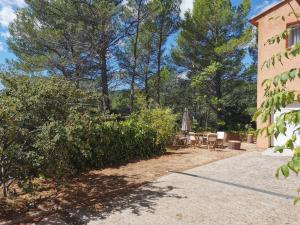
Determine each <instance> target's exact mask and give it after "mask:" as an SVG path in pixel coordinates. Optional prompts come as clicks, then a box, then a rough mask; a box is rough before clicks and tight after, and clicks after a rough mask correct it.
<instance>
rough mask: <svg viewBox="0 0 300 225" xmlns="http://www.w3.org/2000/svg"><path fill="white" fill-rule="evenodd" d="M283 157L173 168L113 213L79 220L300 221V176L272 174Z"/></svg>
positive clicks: (182, 223) (127, 224) (126, 224)
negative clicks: (299, 195)
mask: <svg viewBox="0 0 300 225" xmlns="http://www.w3.org/2000/svg"><path fill="white" fill-rule="evenodd" d="M287 160H288V158H287V157H274V156H264V155H262V153H261V152H250V153H246V154H243V155H239V156H235V157H232V158H228V159H225V160H221V161H218V162H214V163H211V164H208V165H206V166H201V167H197V168H194V169H191V170H188V171H185V172H176V171H173V173H172V174H170V175H167V176H164V177H161V178H160V179H158V180H157V181H156V182H155V183H154V184H152V185H148V186H145V187H143V188H141V189H140V190H138V192H137V193H135V194H133V195H131V196H129V197H128V198H127V199H122V201H120V202H118V201H117V202H112V203H111V204H112V206H114V211H109V213H107V214H105V213H103V214H101V215H82V218H83V219H84V220H85V221H86V223H87V224H90V225H96V224H99V225H100V224H101V225H117V224H120V225H250V224H253V225H288V224H289V225H299V224H300V213H299V212H300V205H297V206H294V205H293V198H294V197H295V196H296V195H297V192H296V190H297V188H298V187H300V179H299V178H298V177H296V176H295V175H292V176H291V177H290V178H288V179H283V178H281V179H279V180H278V179H276V178H275V177H274V174H275V170H276V168H277V167H278V166H279V165H281V164H283V163H284V162H286V161H287ZM116 206H118V207H116Z"/></svg>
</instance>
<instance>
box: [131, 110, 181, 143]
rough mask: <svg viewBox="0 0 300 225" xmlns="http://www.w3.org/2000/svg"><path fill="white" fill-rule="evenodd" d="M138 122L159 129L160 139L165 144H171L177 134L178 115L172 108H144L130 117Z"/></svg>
mask: <svg viewBox="0 0 300 225" xmlns="http://www.w3.org/2000/svg"><path fill="white" fill-rule="evenodd" d="M130 120H131V121H133V122H136V123H138V124H140V123H142V124H143V123H144V124H147V126H149V127H151V128H152V129H154V130H156V131H157V134H158V141H159V142H160V143H162V144H164V145H166V144H169V143H170V141H172V139H173V137H174V135H175V131H176V130H175V125H176V120H177V115H175V114H173V112H172V110H171V109H168V108H166V109H164V108H153V109H148V108H143V109H142V110H141V111H140V112H138V113H136V114H134V115H132V116H131V118H130Z"/></svg>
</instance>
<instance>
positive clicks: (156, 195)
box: [36, 173, 184, 225]
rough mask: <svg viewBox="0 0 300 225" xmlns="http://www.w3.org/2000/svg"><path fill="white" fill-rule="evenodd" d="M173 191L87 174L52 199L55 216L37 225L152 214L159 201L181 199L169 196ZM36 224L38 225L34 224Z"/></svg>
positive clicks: (85, 221) (169, 187)
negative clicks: (122, 215)
mask: <svg viewBox="0 0 300 225" xmlns="http://www.w3.org/2000/svg"><path fill="white" fill-rule="evenodd" d="M173 189H174V187H171V186H167V187H163V188H162V187H157V186H155V185H153V184H151V183H145V182H144V183H134V182H129V181H128V177H125V176H105V175H99V174H92V173H91V174H87V175H86V176H82V177H81V178H77V179H74V180H73V182H72V183H71V184H69V185H68V186H66V187H65V188H64V190H62V191H61V192H60V193H58V195H57V196H56V197H55V198H53V199H47V202H48V203H49V201H52V204H54V203H55V205H56V207H57V208H58V210H56V214H55V215H52V216H50V217H48V218H46V219H45V218H44V219H42V218H41V219H42V222H41V223H40V224H61V225H63V224H71V225H82V224H87V223H88V222H89V221H90V220H92V219H105V218H106V217H108V216H109V215H111V214H114V213H116V212H121V211H123V210H130V211H131V212H132V213H134V214H137V215H139V214H140V212H141V210H143V211H147V212H152V213H154V212H155V206H156V201H157V200H158V199H160V198H184V197H181V196H178V195H175V194H172V193H171V192H172V190H173ZM36 222H38V221H36Z"/></svg>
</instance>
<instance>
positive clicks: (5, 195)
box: [0, 166, 7, 198]
mask: <svg viewBox="0 0 300 225" xmlns="http://www.w3.org/2000/svg"><path fill="white" fill-rule="evenodd" d="M0 172H1V176H0V178H1V183H2V192H3V196H4V197H5V198H6V197H7V187H6V180H5V179H4V177H5V176H4V167H3V166H2V167H1V171H0Z"/></svg>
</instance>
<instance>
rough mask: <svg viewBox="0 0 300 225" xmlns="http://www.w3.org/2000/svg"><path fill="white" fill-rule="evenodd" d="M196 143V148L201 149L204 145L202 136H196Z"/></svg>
mask: <svg viewBox="0 0 300 225" xmlns="http://www.w3.org/2000/svg"><path fill="white" fill-rule="evenodd" d="M195 137H196V142H197V144H198V147H201V146H202V145H203V143H204V138H203V135H202V134H196V136H195Z"/></svg>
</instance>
